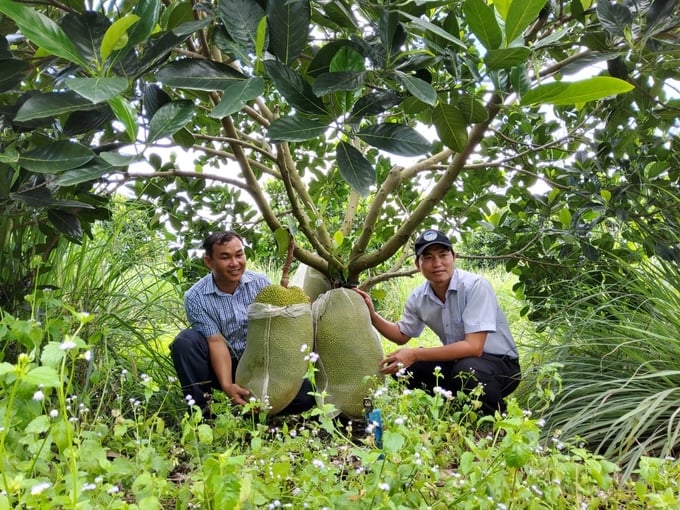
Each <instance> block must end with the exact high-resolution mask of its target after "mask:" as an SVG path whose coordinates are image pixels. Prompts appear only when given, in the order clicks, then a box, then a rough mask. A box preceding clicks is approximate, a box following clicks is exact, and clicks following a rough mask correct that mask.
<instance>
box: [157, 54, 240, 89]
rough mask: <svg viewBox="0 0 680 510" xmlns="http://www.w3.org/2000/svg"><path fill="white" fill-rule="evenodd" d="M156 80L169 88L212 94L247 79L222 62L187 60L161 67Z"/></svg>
mask: <svg viewBox="0 0 680 510" xmlns="http://www.w3.org/2000/svg"><path fill="white" fill-rule="evenodd" d="M156 79H157V80H158V81H160V82H162V83H163V85H166V86H168V87H177V88H180V89H190V90H206V91H208V92H212V91H214V90H224V89H226V88H227V87H228V86H229V85H230V84H232V83H234V81H236V80H244V79H246V76H245V75H243V74H241V73H239V72H238V71H237V70H236V69H234V68H233V67H231V66H228V65H226V64H222V63H221V62H215V61H212V60H205V59H194V58H185V59H182V60H175V61H173V62H170V63H168V64H166V65H164V66H163V67H161V68H160V69H159V70H158V72H157V73H156Z"/></svg>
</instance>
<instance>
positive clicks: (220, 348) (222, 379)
mask: <svg viewBox="0 0 680 510" xmlns="http://www.w3.org/2000/svg"><path fill="white" fill-rule="evenodd" d="M207 340H208V352H209V353H210V364H211V365H212V368H213V371H214V372H215V376H216V377H217V381H218V382H219V384H220V387H221V388H222V391H224V392H225V393H226V394H227V396H228V397H229V398H230V399H231V400H232V402H234V403H235V404H239V405H245V404H246V401H245V397H247V396H248V395H250V392H249V391H248V390H246V389H245V388H241V387H240V386H239V385H238V384H236V383H235V382H234V381H233V378H232V367H231V353H230V352H229V347H228V346H227V341H226V339H225V338H224V336H222V334H221V333H216V334H215V335H211V336H209V337H208V338H207Z"/></svg>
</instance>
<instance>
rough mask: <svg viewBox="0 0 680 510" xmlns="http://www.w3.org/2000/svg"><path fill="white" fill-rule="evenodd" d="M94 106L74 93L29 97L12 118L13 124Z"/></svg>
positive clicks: (50, 93)
mask: <svg viewBox="0 0 680 510" xmlns="http://www.w3.org/2000/svg"><path fill="white" fill-rule="evenodd" d="M93 107H94V105H93V104H92V103H91V102H90V101H88V100H87V99H85V98H84V97H82V96H80V95H78V94H76V93H75V92H48V93H46V94H36V95H34V96H31V97H29V98H28V99H27V100H26V102H25V103H24V104H22V105H21V107H20V108H19V111H18V112H17V114H16V117H14V121H15V122H26V121H29V120H33V119H43V118H45V117H56V116H57V115H61V114H63V113H68V112H73V111H76V110H81V109H83V108H93Z"/></svg>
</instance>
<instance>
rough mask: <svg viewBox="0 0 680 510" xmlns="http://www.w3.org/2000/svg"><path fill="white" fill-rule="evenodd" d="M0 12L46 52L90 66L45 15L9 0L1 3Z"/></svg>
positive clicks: (57, 26) (64, 34)
mask: <svg viewBox="0 0 680 510" xmlns="http://www.w3.org/2000/svg"><path fill="white" fill-rule="evenodd" d="M0 12H1V13H3V14H4V15H6V16H7V17H9V18H11V19H13V20H14V22H15V23H16V24H17V26H18V27H19V29H20V30H21V33H22V34H23V35H24V36H26V38H27V39H28V40H30V41H31V42H33V43H35V44H37V45H38V46H40V47H41V48H42V49H43V50H45V51H46V52H48V53H50V54H51V55H55V56H57V57H60V58H63V59H65V60H68V61H69V62H73V63H74V64H78V65H80V66H83V67H87V66H88V63H87V62H86V61H85V59H84V58H83V57H82V55H81V54H80V53H79V52H78V50H77V49H76V47H75V46H74V45H73V43H72V42H71V40H70V39H69V38H68V36H67V35H66V33H64V31H63V30H62V29H61V27H60V26H59V25H57V24H56V23H55V22H54V21H52V20H51V19H50V18H48V17H47V16H45V15H44V14H42V13H40V12H37V11H36V10H34V9H31V8H30V7H27V6H25V5H23V4H20V3H17V2H10V1H8V0H2V1H0Z"/></svg>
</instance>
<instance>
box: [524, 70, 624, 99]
mask: <svg viewBox="0 0 680 510" xmlns="http://www.w3.org/2000/svg"><path fill="white" fill-rule="evenodd" d="M633 88H634V87H633V85H631V84H630V83H628V82H627V81H623V80H620V79H618V78H612V77H610V76H595V77H593V78H589V79H587V80H581V81H576V82H554V83H547V84H545V85H539V86H538V87H536V88H535V89H532V90H529V91H528V92H527V93H526V94H524V96H523V97H522V100H521V104H523V105H528V106H529V105H538V104H546V103H547V104H554V105H573V104H581V103H586V102H588V101H596V100H598V99H603V98H605V97H609V96H614V95H617V94H623V93H625V92H629V91H631V90H633Z"/></svg>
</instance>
